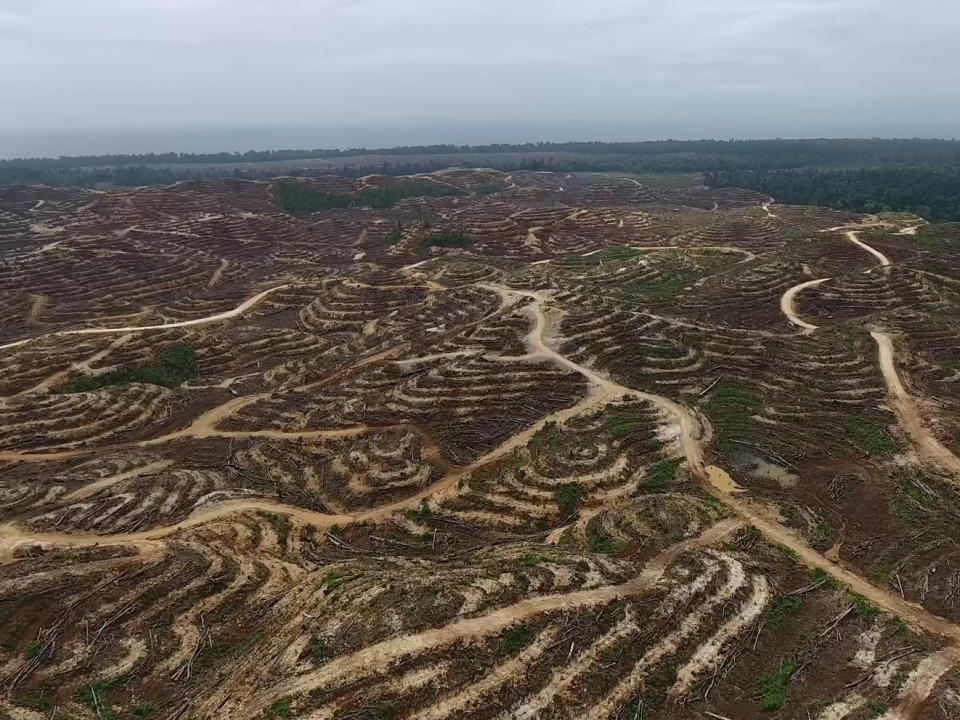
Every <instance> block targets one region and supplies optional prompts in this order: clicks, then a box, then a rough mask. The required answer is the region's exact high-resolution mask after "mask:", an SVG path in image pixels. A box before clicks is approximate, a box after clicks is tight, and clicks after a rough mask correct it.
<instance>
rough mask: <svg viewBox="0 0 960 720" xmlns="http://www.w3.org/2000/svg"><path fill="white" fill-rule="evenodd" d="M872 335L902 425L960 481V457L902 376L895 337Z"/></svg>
mask: <svg viewBox="0 0 960 720" xmlns="http://www.w3.org/2000/svg"><path fill="white" fill-rule="evenodd" d="M870 336H871V337H872V338H873V339H874V341H876V343H877V353H878V357H879V359H880V371H881V372H882V373H883V380H884V383H886V386H887V398H888V400H889V401H890V404H891V406H892V407H893V411H894V413H895V414H896V416H897V420H898V421H899V423H900V427H901V428H903V430H904V432H906V434H907V436H908V437H909V438H910V440H911V441H912V442H913V444H914V446H915V447H916V448H917V450H918V452H919V453H920V455H921V456H922V457H923V458H924V459H925V460H927V461H928V462H930V463H932V464H933V465H936V466H938V467H940V468H942V469H943V470H945V471H947V472H948V473H950V474H951V475H952V476H953V477H954V479H955V480H956V481H958V482H960V458H958V457H957V456H956V455H954V454H953V453H952V452H950V450H949V449H948V448H946V447H945V446H944V445H943V444H942V443H941V442H940V441H939V440H937V438H936V437H934V435H933V434H932V433H931V432H930V431H929V430H928V429H927V427H926V425H925V424H924V422H923V416H922V415H921V414H920V409H919V408H918V407H917V402H916V400H914V399H913V397H911V395H910V394H909V393H908V392H907V389H906V388H905V387H904V386H903V382H902V381H901V380H900V375H899V373H898V372H897V364H896V356H895V351H894V347H893V340H892V338H891V337H890V336H889V335H887V334H886V333H882V332H879V331H874V332H871V333H870Z"/></svg>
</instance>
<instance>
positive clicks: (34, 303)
mask: <svg viewBox="0 0 960 720" xmlns="http://www.w3.org/2000/svg"><path fill="white" fill-rule="evenodd" d="M30 300H31V302H30V312H28V313H27V324H28V325H43V321H42V320H41V319H40V313H41V312H42V311H43V306H44V305H46V304H47V298H46V297H45V296H43V295H31V296H30Z"/></svg>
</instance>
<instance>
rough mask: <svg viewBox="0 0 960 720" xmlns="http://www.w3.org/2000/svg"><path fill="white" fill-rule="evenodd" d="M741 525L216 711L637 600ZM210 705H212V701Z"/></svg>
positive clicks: (720, 526)
mask: <svg viewBox="0 0 960 720" xmlns="http://www.w3.org/2000/svg"><path fill="white" fill-rule="evenodd" d="M741 525H742V523H741V522H740V521H738V520H724V521H721V522H719V523H717V524H716V525H713V526H712V527H710V528H708V529H707V530H706V531H704V532H703V533H702V534H701V535H699V536H696V537H693V538H690V539H688V540H684V541H681V542H679V543H676V544H675V545H672V546H670V547H669V548H667V549H666V550H664V551H663V552H662V553H660V554H659V555H657V556H656V557H655V558H653V559H652V560H650V562H648V563H647V565H646V566H645V567H644V568H643V570H641V571H640V573H638V574H637V576H636V577H634V578H632V579H630V580H628V581H627V582H625V583H623V584H621V585H604V586H601V587H598V588H592V589H589V590H579V591H576V592H571V593H560V594H556V595H539V596H534V597H529V598H525V599H524V600H521V601H520V602H518V603H516V604H514V605H509V606H507V607H504V608H499V609H497V610H493V611H492V612H489V613H487V614H485V615H480V616H478V617H471V618H464V619H462V620H459V621H457V622H453V623H451V624H449V625H446V626H444V627H439V628H431V629H429V630H424V631H423V632H421V633H418V634H415V635H404V636H401V637H395V638H390V639H388V640H384V641H382V642H379V643H376V644H375V645H369V646H367V647H365V648H363V649H361V650H358V651H357V652H355V653H353V654H352V655H349V656H346V657H344V658H342V659H339V660H338V661H336V662H332V663H328V664H327V665H324V666H323V667H320V668H318V669H316V670H313V671H311V672H308V673H304V674H302V675H298V676H296V677H293V678H290V679H289V680H286V681H284V682H281V683H280V684H278V685H275V686H274V687H272V688H270V690H269V691H267V692H265V693H258V695H257V697H256V699H255V700H252V701H251V702H244V703H243V704H242V707H237V706H236V701H234V704H232V705H231V704H223V705H218V706H217V707H218V709H219V710H220V711H221V712H223V713H224V714H225V716H233V715H231V713H236V715H235V716H236V717H254V716H256V715H257V713H258V712H260V711H262V710H263V709H264V708H267V707H269V706H270V705H271V704H272V703H273V702H274V701H276V700H277V699H278V698H281V697H285V696H289V695H298V694H301V693H305V692H308V691H310V690H312V689H313V688H316V687H320V686H327V685H334V684H338V683H341V682H343V681H345V680H346V679H347V678H351V679H355V678H356V677H357V676H362V677H369V676H370V675H374V674H382V673H385V672H387V671H389V670H390V668H391V666H392V665H393V664H394V663H396V662H397V661H399V660H401V659H403V658H404V657H405V656H408V655H415V654H417V653H424V652H429V651H431V650H435V649H437V648H440V647H445V646H449V645H453V644H454V643H470V642H474V641H476V640H480V639H483V638H485V637H490V636H492V635H495V634H497V633H498V632H500V631H502V630H504V629H506V628H508V627H510V626H512V625H514V624H516V623H518V622H521V621H523V620H525V619H527V618H529V617H533V616H537V615H542V614H544V613H548V612H554V611H557V610H575V609H579V608H587V607H593V606H595V605H599V604H604V603H609V602H614V601H616V600H621V599H624V598H634V597H638V596H642V595H644V594H645V593H647V592H649V591H651V590H653V589H654V588H655V587H656V584H657V582H658V581H659V580H660V579H661V578H662V577H663V573H664V572H665V571H666V569H667V568H668V567H669V566H670V564H671V563H672V562H673V561H675V560H677V559H678V558H679V557H681V556H682V555H683V554H684V553H687V552H689V551H691V550H694V549H696V548H700V547H709V546H711V545H715V544H716V543H718V542H719V541H720V540H722V539H723V538H724V537H726V536H727V535H729V534H730V533H732V532H734V531H736V530H737V529H738V528H739V527H741ZM211 704H215V703H214V702H213V701H211Z"/></svg>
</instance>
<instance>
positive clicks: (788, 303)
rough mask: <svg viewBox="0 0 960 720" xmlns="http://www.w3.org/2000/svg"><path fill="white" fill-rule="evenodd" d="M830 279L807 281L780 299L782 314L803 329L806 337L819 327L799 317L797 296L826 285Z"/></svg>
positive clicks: (794, 287)
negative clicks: (809, 289) (823, 284)
mask: <svg viewBox="0 0 960 720" xmlns="http://www.w3.org/2000/svg"><path fill="white" fill-rule="evenodd" d="M829 279H830V278H818V279H817V280H807V281H806V282H802V283H800V284H799V285H794V286H793V287H792V288H790V289H789V290H787V291H786V292H785V293H784V294H783V297H781V298H780V312H782V313H783V314H784V315H786V316H787V320H789V321H790V322H791V323H793V324H794V325H796V326H797V327H799V328H803V331H804V334H805V335H809V334H810V333H812V332H813V331H814V330H816V329H817V327H818V326H817V325H812V324H810V323H808V322H807V321H806V320H804V319H803V318H801V317H800V316H799V315H797V311H796V306H795V302H796V298H797V295H799V294H800V293H801V292H803V291H804V290H806V289H807V288H811V287H816V286H817V285H820V284H821V283H825V282H826V281H827V280H829Z"/></svg>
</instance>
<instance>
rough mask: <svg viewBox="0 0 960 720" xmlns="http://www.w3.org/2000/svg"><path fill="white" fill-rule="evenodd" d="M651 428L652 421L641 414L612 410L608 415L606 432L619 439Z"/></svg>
mask: <svg viewBox="0 0 960 720" xmlns="http://www.w3.org/2000/svg"><path fill="white" fill-rule="evenodd" d="M649 426H650V420H649V419H648V418H646V417H644V415H643V414H642V413H640V412H637V411H634V410H630V409H617V410H611V411H610V412H608V413H607V415H606V418H605V422H604V430H606V431H607V432H608V433H610V434H611V435H613V437H615V438H617V439H622V438H626V437H629V436H630V435H632V434H633V433H635V432H637V431H638V430H644V429H646V428H648V427H649Z"/></svg>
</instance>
